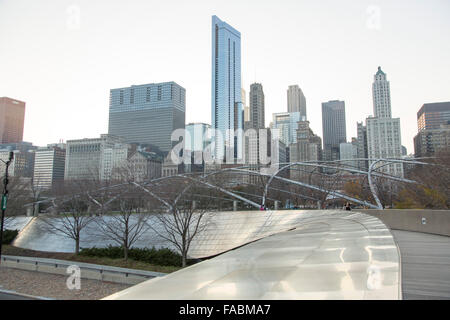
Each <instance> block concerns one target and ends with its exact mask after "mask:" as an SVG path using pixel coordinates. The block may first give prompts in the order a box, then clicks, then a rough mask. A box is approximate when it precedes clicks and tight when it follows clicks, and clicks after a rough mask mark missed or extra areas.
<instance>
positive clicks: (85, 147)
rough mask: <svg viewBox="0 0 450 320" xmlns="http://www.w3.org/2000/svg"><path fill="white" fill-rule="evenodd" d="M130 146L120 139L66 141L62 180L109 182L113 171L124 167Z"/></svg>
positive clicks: (103, 138)
mask: <svg viewBox="0 0 450 320" xmlns="http://www.w3.org/2000/svg"><path fill="white" fill-rule="evenodd" d="M130 149H131V146H130V145H129V144H127V143H125V140H124V139H123V138H121V137H117V136H113V135H109V134H102V135H101V136H100V138H93V139H80V140H68V141H67V149H66V163H65V170H64V179H65V180H72V179H80V180H85V179H86V180H94V179H99V180H109V179H111V178H113V176H112V174H113V170H114V169H119V167H121V166H123V165H125V163H126V160H127V158H128V152H129V150H130Z"/></svg>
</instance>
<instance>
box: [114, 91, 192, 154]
mask: <svg viewBox="0 0 450 320" xmlns="http://www.w3.org/2000/svg"><path fill="white" fill-rule="evenodd" d="M185 110H186V90H185V89H184V88H183V87H181V86H179V85H178V84H176V83H175V82H164V83H151V84H144V85H137V86H135V85H133V86H131V87H126V88H119V89H112V90H111V92H110V101H109V129H108V134H111V135H115V136H119V137H123V138H124V139H125V142H127V143H137V144H150V145H153V146H155V147H157V148H159V149H160V150H161V151H162V152H166V153H167V152H169V151H170V150H171V149H172V147H173V146H174V145H175V144H176V143H177V142H173V141H171V135H172V132H173V131H174V130H176V129H184V125H185Z"/></svg>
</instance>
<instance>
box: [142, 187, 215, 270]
mask: <svg viewBox="0 0 450 320" xmlns="http://www.w3.org/2000/svg"><path fill="white" fill-rule="evenodd" d="M163 190H164V191H165V198H164V200H163V201H164V202H165V204H166V207H167V208H168V210H167V212H165V213H159V214H155V215H154V217H155V219H156V221H157V224H156V225H153V224H152V225H151V226H150V227H151V228H152V230H153V231H154V232H155V233H156V234H157V235H158V236H160V237H161V238H162V239H164V240H166V241H168V242H169V243H171V244H173V245H174V246H175V248H177V250H178V251H179V253H180V254H181V259H182V261H181V262H182V266H183V267H185V266H186V263H187V257H188V253H189V249H190V247H191V244H192V241H193V240H194V238H195V237H196V236H198V234H200V233H201V232H202V231H203V230H205V228H206V226H207V225H208V220H207V219H205V217H206V213H207V212H208V211H209V210H210V208H211V203H212V201H211V198H208V197H200V196H199V195H208V194H209V193H210V192H214V190H211V188H205V187H203V186H202V185H201V184H200V183H198V182H196V181H195V180H190V179H185V180H182V182H180V181H179V180H178V181H171V182H166V183H165V185H164V188H163Z"/></svg>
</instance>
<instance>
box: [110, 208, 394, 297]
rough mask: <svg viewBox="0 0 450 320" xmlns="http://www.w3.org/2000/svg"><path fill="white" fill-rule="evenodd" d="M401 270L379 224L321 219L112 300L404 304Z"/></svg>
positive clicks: (355, 218) (333, 215)
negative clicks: (377, 301) (375, 301)
mask: <svg viewBox="0 0 450 320" xmlns="http://www.w3.org/2000/svg"><path fill="white" fill-rule="evenodd" d="M317 213H318V212H317ZM300 216H301V214H300ZM305 218H306V217H305ZM213 247H214V245H213ZM399 270H400V267H399V254H398V248H397V246H396V244H395V242H394V239H393V237H392V234H391V233H390V231H389V229H388V228H387V227H386V226H385V225H384V224H383V223H381V221H380V220H379V219H377V218H374V217H371V216H369V215H365V214H361V213H353V214H348V213H345V212H322V214H316V215H315V217H311V216H309V218H306V219H298V224H297V226H296V227H294V228H292V229H291V230H288V231H283V232H280V233H276V234H272V235H270V236H266V237H264V238H263V239H260V240H258V241H255V242H253V243H250V244H248V245H245V246H242V247H239V248H237V249H234V250H231V251H228V252H226V253H224V254H221V255H219V256H217V257H215V258H212V259H209V260H205V261H203V262H200V263H198V264H195V265H193V266H190V267H188V268H185V269H183V270H180V271H177V272H175V273H172V274H169V275H167V276H164V277H161V278H155V279H152V280H149V281H145V282H143V283H140V284H138V285H136V286H134V287H131V288H128V289H125V290H124V291H121V292H118V293H116V294H113V295H112V296H109V297H107V298H106V299H194V300H197V299H225V300H228V299H401V290H400V273H399Z"/></svg>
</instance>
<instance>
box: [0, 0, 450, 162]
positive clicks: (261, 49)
mask: <svg viewBox="0 0 450 320" xmlns="http://www.w3.org/2000/svg"><path fill="white" fill-rule="evenodd" d="M213 14H216V15H217V16H218V17H219V18H221V19H222V20H224V21H226V22H228V23H229V24H231V25H232V26H233V27H235V28H236V29H237V30H239V31H240V32H241V37H242V38H241V42H242V44H241V45H242V77H243V86H244V88H245V89H246V91H247V93H248V91H249V86H250V84H251V83H253V82H255V81H256V82H260V83H262V85H263V88H264V93H265V98H266V99H265V101H266V126H268V125H269V122H270V121H271V119H272V113H274V112H285V111H287V106H286V100H287V98H286V89H287V87H288V85H291V84H298V85H299V86H300V87H301V88H302V90H303V92H304V93H305V96H306V102H307V115H308V119H309V120H310V122H311V126H312V129H313V130H314V132H315V133H316V134H319V135H320V136H322V120H321V103H322V102H325V101H328V100H335V99H339V100H344V101H345V104H346V118H347V139H348V140H350V139H351V137H352V136H356V121H363V120H365V118H366V117H367V116H368V115H371V114H372V113H373V111H372V110H373V106H372V93H371V85H372V81H373V75H374V74H375V72H376V71H377V67H378V66H381V67H382V69H383V71H385V72H386V73H387V77H388V80H389V81H390V83H391V96H392V114H393V117H400V118H401V129H402V144H403V145H405V146H406V147H407V148H408V152H409V153H410V152H413V140H412V139H413V137H414V135H415V134H416V132H417V121H416V113H417V111H418V109H419V108H420V107H421V106H422V104H423V103H427V102H440V101H450V1H448V0H427V1H425V0H404V1H401V0H386V1H380V0H371V1H365V0H352V1H343V0H339V1H337V0H329V1H324V0H321V1H317V0H315V1H299V0H277V1H274V0H270V1H267V0H265V1H262V0H239V1H235V0H227V1H224V0H222V1H213V0H203V1H201V0H198V1H196V0H189V1H185V0H177V1H175V0H164V1H161V0H158V1H153V0H146V1H137V0H127V1H113V0H90V1H81V0H73V1H65V0H54V1H49V0H47V1H46V0H39V1H36V0H34V1H32V0H29V1H24V0H0V96H8V97H11V98H16V99H19V100H23V101H25V102H26V103H27V105H26V115H25V132H24V140H25V141H31V142H33V143H34V144H35V145H46V144H47V143H53V142H57V141H59V140H60V139H64V141H66V140H68V139H76V138H84V137H89V138H90V137H97V136H99V134H101V133H107V130H108V107H109V89H111V88H118V87H125V86H130V85H132V84H145V83H152V82H163V81H175V82H177V83H178V84H180V85H181V86H183V87H184V88H186V104H187V112H186V122H193V121H196V122H207V123H210V121H211V16H212V15H213Z"/></svg>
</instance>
